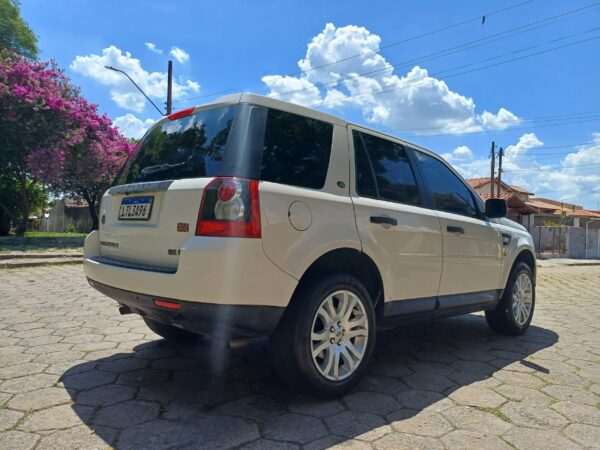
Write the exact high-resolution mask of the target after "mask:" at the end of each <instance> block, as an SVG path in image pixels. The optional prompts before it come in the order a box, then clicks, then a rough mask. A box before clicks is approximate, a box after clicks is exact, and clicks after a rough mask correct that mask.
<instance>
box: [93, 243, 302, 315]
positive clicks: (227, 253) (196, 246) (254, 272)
mask: <svg viewBox="0 0 600 450" xmlns="http://www.w3.org/2000/svg"><path fill="white" fill-rule="evenodd" d="M148 245H152V243H149V244H148ZM83 263H84V271H85V274H86V276H87V277H88V279H90V280H92V281H95V282H96V283H99V284H101V285H105V286H110V287H113V288H116V289H120V290H122V291H128V292H135V293H138V294H141V295H146V296H149V297H153V298H172V299H177V300H178V301H185V302H196V303H206V304H214V305H238V306H253V307H254V306H272V307H279V308H285V307H286V306H287V304H288V302H289V301H290V299H291V297H292V294H293V293H294V290H295V289H296V286H297V284H298V281H297V280H296V279H294V278H292V277H291V276H290V275H288V274H287V273H285V272H283V271H282V270H281V269H279V268H278V267H277V266H276V265H275V264H273V263H272V262H271V261H270V260H269V259H268V258H267V257H266V255H265V253H264V251H263V248H262V242H261V240H260V239H244V238H218V237H215V238H213V237H191V238H189V239H188V240H187V241H185V243H184V245H183V246H182V248H181V254H180V255H179V263H178V265H177V269H176V270H173V271H165V270H164V269H161V268H153V267H152V266H148V265H145V264H131V263H123V264H120V263H119V262H118V261H115V260H110V259H107V258H103V257H102V255H101V254H100V241H99V233H98V232H97V231H94V232H92V233H90V235H89V236H88V237H87V238H86V240H85V248H84V261H83Z"/></svg>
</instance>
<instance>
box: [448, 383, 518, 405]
mask: <svg viewBox="0 0 600 450" xmlns="http://www.w3.org/2000/svg"><path fill="white" fill-rule="evenodd" d="M450 398H452V400H454V401H455V402H457V403H460V404H461V405H467V406H481V407H485V408H496V407H498V406H500V405H501V404H503V403H504V402H506V399H505V398H504V397H502V396H501V395H498V394H496V393H495V392H494V391H492V390H491V389H487V388H481V387H473V386H464V387H461V388H459V389H457V390H456V391H454V392H452V393H451V394H450Z"/></svg>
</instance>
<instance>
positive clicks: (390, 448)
mask: <svg viewBox="0 0 600 450" xmlns="http://www.w3.org/2000/svg"><path fill="white" fill-rule="evenodd" d="M374 446H375V448H376V449H377V450H397V449H411V450H438V449H439V450H442V449H443V448H444V447H442V445H441V444H440V443H439V442H438V441H437V440H435V439H433V438H430V437H423V436H414V435H411V434H400V433H394V434H390V435H388V436H385V437H383V438H381V439H380V440H378V441H377V442H375V444H374Z"/></svg>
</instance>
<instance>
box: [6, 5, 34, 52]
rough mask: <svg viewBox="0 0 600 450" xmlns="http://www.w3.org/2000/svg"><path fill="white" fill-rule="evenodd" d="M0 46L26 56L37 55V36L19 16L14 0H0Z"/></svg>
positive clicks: (19, 12) (17, 6)
mask: <svg viewBox="0 0 600 450" xmlns="http://www.w3.org/2000/svg"><path fill="white" fill-rule="evenodd" d="M0 48H5V49H8V50H12V51H14V52H15V53H18V54H19V55H23V56H26V57H28V58H36V57H37V55H38V52H39V50H38V47H37V37H36V35H35V34H34V33H33V31H31V28H29V25H27V23H26V22H25V21H24V20H23V18H22V17H21V11H20V9H19V3H18V2H17V1H16V0H0Z"/></svg>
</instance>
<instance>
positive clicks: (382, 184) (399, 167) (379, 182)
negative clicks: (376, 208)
mask: <svg viewBox="0 0 600 450" xmlns="http://www.w3.org/2000/svg"><path fill="white" fill-rule="evenodd" d="M352 135H353V139H354V149H355V153H356V155H355V158H356V159H355V161H356V189H357V193H358V195H361V196H363V197H374V198H380V199H382V200H389V201H392V202H399V203H406V204H409V205H420V204H421V196H420V194H419V189H418V187H417V182H416V180H415V175H414V173H413V171H412V168H411V167H410V161H409V159H408V156H407V154H406V150H405V149H404V147H403V146H402V145H400V144H397V143H395V142H392V141H388V140H387V139H382V138H378V137H375V136H372V135H370V134H366V133H360V132H358V131H353V132H352Z"/></svg>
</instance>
